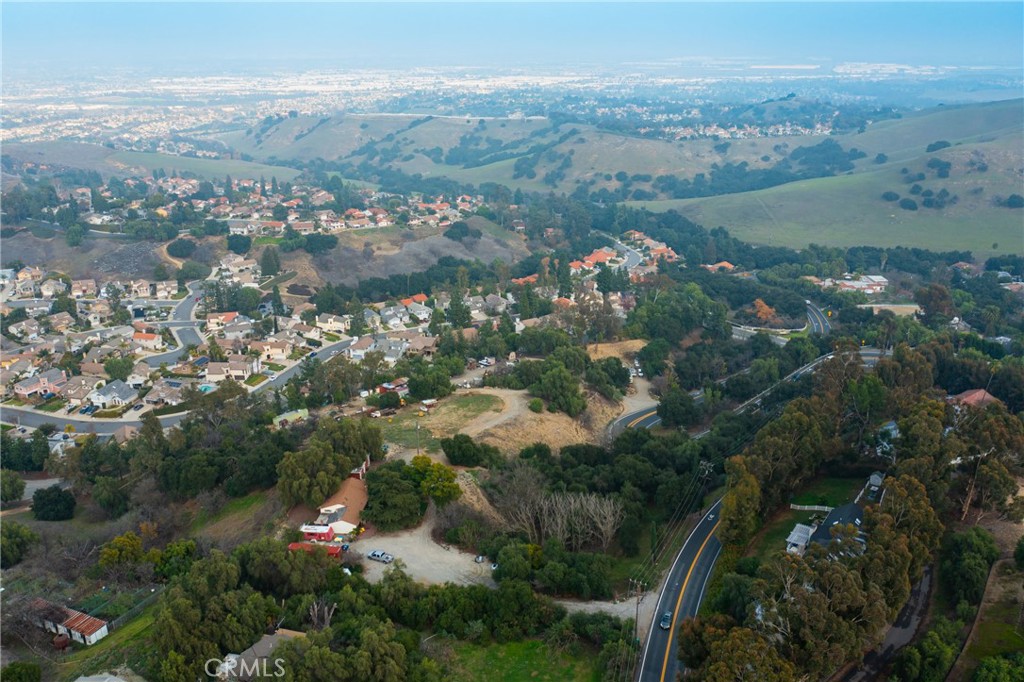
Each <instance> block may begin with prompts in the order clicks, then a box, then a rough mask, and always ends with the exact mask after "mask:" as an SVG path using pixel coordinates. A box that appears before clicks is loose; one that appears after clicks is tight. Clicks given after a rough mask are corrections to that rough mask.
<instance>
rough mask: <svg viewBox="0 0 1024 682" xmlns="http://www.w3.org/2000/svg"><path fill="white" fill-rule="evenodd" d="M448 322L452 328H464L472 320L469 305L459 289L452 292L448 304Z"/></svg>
mask: <svg viewBox="0 0 1024 682" xmlns="http://www.w3.org/2000/svg"><path fill="white" fill-rule="evenodd" d="M447 315H448V324H450V325H451V326H452V328H453V329H465V328H467V327H469V325H470V322H472V317H471V313H470V310H469V306H467V305H466V302H465V301H464V300H463V294H462V292H461V291H455V292H452V300H451V303H449V304H448V313H447Z"/></svg>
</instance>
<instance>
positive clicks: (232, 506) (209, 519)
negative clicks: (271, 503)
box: [191, 490, 267, 532]
mask: <svg viewBox="0 0 1024 682" xmlns="http://www.w3.org/2000/svg"><path fill="white" fill-rule="evenodd" d="M266 501H267V492H266V491H263V490H257V491H256V492H254V493H249V494H248V495H243V496H242V497H235V498H232V499H231V500H229V501H228V502H227V503H225V504H224V506H223V507H221V508H220V509H219V510H217V512H216V513H215V514H208V513H207V512H205V511H203V510H199V511H198V512H197V513H196V516H195V518H194V519H193V520H192V526H191V527H192V531H193V532H194V531H197V530H199V529H200V528H202V527H203V526H205V525H207V524H210V523H213V522H214V521H219V520H221V519H223V518H225V517H228V516H232V515H234V514H242V513H244V512H251V511H252V510H253V508H254V507H256V506H258V505H261V504H264V503H266Z"/></svg>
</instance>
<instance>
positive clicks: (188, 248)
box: [167, 239, 196, 258]
mask: <svg viewBox="0 0 1024 682" xmlns="http://www.w3.org/2000/svg"><path fill="white" fill-rule="evenodd" d="M195 250H196V243H195V242H194V241H192V240H191V239H175V240H174V241H173V242H171V243H170V244H168V245H167V253H168V254H169V255H171V256H174V257H175V258H188V257H189V256H191V255H192V254H193V253H195Z"/></svg>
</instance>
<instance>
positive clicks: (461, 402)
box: [378, 394, 502, 452]
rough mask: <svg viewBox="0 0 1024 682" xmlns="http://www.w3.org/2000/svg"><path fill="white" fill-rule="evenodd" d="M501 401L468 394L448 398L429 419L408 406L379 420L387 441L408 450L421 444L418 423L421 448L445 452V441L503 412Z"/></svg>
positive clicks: (439, 404) (495, 398) (433, 411)
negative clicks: (479, 419)
mask: <svg viewBox="0 0 1024 682" xmlns="http://www.w3.org/2000/svg"><path fill="white" fill-rule="evenodd" d="M501 403H502V401H501V398H498V397H496V396H493V395H484V394H464V395H456V396H450V397H448V398H445V399H444V400H442V401H441V402H440V403H438V405H437V407H436V408H434V410H432V411H431V412H430V414H428V415H427V416H425V417H420V416H418V415H419V411H418V410H417V409H415V407H406V408H405V409H403V410H401V411H399V413H398V414H396V415H394V416H391V417H384V418H382V419H379V420H378V421H380V422H381V425H380V426H381V430H382V431H383V432H384V440H385V442H388V443H395V444H397V445H401V446H403V447H407V448H415V447H416V445H417V434H416V424H417V423H418V424H419V425H420V429H419V437H418V438H419V447H420V449H421V450H425V451H428V452H437V451H439V450H440V449H441V439H442V438H448V437H450V436H454V435H455V434H456V433H459V432H460V431H461V430H462V427H463V426H465V424H467V423H468V422H470V421H471V420H472V419H474V418H476V417H478V416H479V415H481V414H483V413H484V412H487V411H489V410H497V409H500V406H501Z"/></svg>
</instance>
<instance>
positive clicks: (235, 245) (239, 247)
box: [227, 234, 252, 256]
mask: <svg viewBox="0 0 1024 682" xmlns="http://www.w3.org/2000/svg"><path fill="white" fill-rule="evenodd" d="M227 240H228V251H231V252H233V253H237V254H238V255H239V256H244V255H245V254H247V253H249V249H251V248H252V237H248V236H246V235H244V234H229V235H228V237H227Z"/></svg>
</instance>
